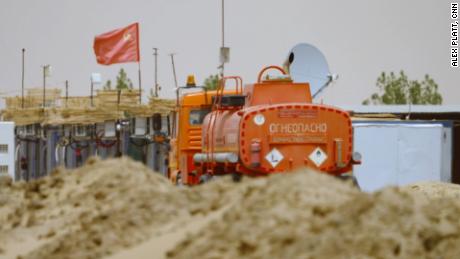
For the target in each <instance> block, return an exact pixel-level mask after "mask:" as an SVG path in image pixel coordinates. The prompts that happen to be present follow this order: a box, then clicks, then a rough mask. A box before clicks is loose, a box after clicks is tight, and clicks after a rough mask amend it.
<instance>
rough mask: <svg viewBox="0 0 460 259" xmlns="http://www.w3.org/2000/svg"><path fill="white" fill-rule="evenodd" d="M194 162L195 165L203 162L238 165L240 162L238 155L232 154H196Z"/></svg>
mask: <svg viewBox="0 0 460 259" xmlns="http://www.w3.org/2000/svg"><path fill="white" fill-rule="evenodd" d="M193 161H194V162H195V163H202V162H218V163H236V162H238V155H237V154H236V153H232V152H223V153H210V154H206V153H196V154H195V155H193Z"/></svg>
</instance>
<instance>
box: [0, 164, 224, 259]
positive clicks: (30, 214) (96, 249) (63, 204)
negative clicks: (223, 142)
mask: <svg viewBox="0 0 460 259" xmlns="http://www.w3.org/2000/svg"><path fill="white" fill-rule="evenodd" d="M222 184H224V183H222ZM222 184H221V185H222ZM218 189H219V188H218V187H217V188H215V190H217V191H216V192H215V193H216V195H206V196H205V197H203V196H202V195H201V193H200V192H191V191H190V190H180V189H178V188H176V187H174V186H172V185H171V184H170V183H169V182H168V180H167V179H165V178H164V177H162V176H160V175H159V174H155V173H153V172H151V171H150V170H148V169H147V168H146V167H144V166H143V165H142V164H140V163H137V162H133V161H131V160H128V159H121V160H107V161H97V160H91V161H90V162H89V163H88V164H87V165H85V166H84V167H82V168H79V169H77V170H74V171H66V170H58V172H56V173H54V174H53V175H52V176H51V177H45V178H42V179H40V180H38V181H32V182H30V183H18V184H11V183H10V182H8V181H4V182H3V183H2V185H1V186H0V197H2V198H1V201H0V202H1V203H0V243H4V242H7V241H11V240H10V239H11V238H14V236H15V234H17V233H23V232H25V233H26V235H28V236H33V238H34V239H35V241H37V242H39V244H33V247H32V249H31V251H27V248H26V247H24V250H22V251H23V252H22V253H21V254H23V257H22V258H100V257H102V256H104V255H109V254H112V253H113V252H115V251H118V250H120V249H123V248H126V247H129V246H131V245H134V244H137V243H139V242H141V241H143V240H145V239H146V238H148V237H150V236H151V234H152V233H151V228H150V227H155V226H158V227H159V226H164V225H166V224H168V223H170V222H175V223H180V222H181V219H187V218H188V217H190V216H192V215H196V214H200V213H202V214H205V213H206V212H208V211H212V210H215V209H217V208H219V207H220V206H222V205H223V204H224V203H223V202H224V200H223V199H221V198H220V197H219V196H220V195H218V194H219V191H218ZM5 249H6V248H3V250H5ZM25 251H27V253H26V252H25ZM6 252H8V251H6ZM0 257H1V254H0Z"/></svg>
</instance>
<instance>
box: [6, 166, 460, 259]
mask: <svg viewBox="0 0 460 259" xmlns="http://www.w3.org/2000/svg"><path fill="white" fill-rule="evenodd" d="M417 186H419V187H417V188H415V189H414V188H412V187H410V188H409V187H407V188H402V189H398V188H387V189H384V190H382V191H380V192H376V193H373V194H367V193H361V192H360V191H359V190H357V189H356V188H354V187H353V186H352V185H351V184H350V183H345V182H343V181H340V180H337V179H335V178H332V177H329V176H326V175H322V174H317V173H314V172H298V173H293V174H287V175H276V176H272V177H266V178H257V179H244V180H243V182H242V183H238V184H235V183H233V182H231V181H230V180H229V179H225V178H224V179H221V180H217V181H213V182H210V183H208V184H205V185H202V186H199V187H194V188H178V187H175V186H172V185H171V184H170V183H169V182H168V181H167V180H166V179H164V178H163V177H162V176H160V175H158V174H154V173H152V172H151V171H149V170H148V169H146V168H145V167H144V166H143V165H142V164H140V163H137V162H133V161H130V160H128V159H121V160H106V161H97V160H90V162H89V164H87V165H85V166H84V167H82V168H80V169H77V170H74V171H66V170H59V171H58V172H57V173H56V174H54V175H52V176H51V177H46V178H43V179H41V180H38V181H35V182H30V183H18V184H11V182H9V181H6V180H0V258H15V257H16V255H18V254H20V255H21V257H20V258H34V259H35V258H36V259H41V258H51V259H52V258H110V259H119V258H136V259H142V258H165V257H169V258H370V257H372V258H394V257H400V258H457V257H458V255H460V246H458V244H460V220H459V216H460V202H459V201H458V198H457V199H455V198H449V197H447V198H437V201H436V202H432V197H431V198H427V195H425V194H422V193H420V190H421V188H420V185H417ZM424 186H426V184H425V185H424ZM430 186H431V185H430ZM448 186H450V185H448ZM450 187H452V188H454V189H455V188H456V186H450ZM450 187H449V188H450ZM449 188H448V189H449ZM436 193H437V192H436ZM450 193H451V192H450ZM442 195H444V194H442ZM452 197H457V196H452ZM168 251H169V252H168Z"/></svg>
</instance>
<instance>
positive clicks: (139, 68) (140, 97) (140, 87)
mask: <svg viewBox="0 0 460 259" xmlns="http://www.w3.org/2000/svg"><path fill="white" fill-rule="evenodd" d="M137 65H138V71H139V104H142V83H141V61H140V60H139V62H137Z"/></svg>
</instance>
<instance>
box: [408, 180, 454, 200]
mask: <svg viewBox="0 0 460 259" xmlns="http://www.w3.org/2000/svg"><path fill="white" fill-rule="evenodd" d="M403 190H406V191H408V192H413V193H421V194H424V195H426V196H427V197H428V198H431V199H439V198H457V199H460V185H458V184H452V183H441V182H421V183H415V184H411V185H408V186H405V187H403Z"/></svg>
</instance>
